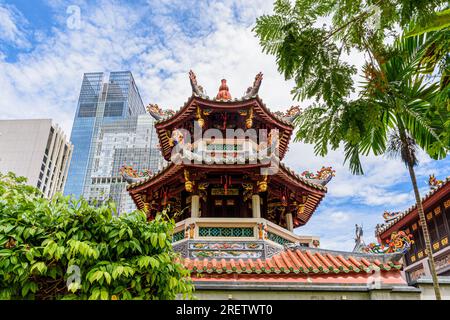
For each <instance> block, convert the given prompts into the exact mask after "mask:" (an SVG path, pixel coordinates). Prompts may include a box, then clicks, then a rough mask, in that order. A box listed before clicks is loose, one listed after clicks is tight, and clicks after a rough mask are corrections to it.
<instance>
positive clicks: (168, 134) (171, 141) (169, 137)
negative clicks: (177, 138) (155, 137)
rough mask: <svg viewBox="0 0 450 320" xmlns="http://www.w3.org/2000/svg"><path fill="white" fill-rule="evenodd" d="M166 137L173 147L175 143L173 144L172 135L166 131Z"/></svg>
mask: <svg viewBox="0 0 450 320" xmlns="http://www.w3.org/2000/svg"><path fill="white" fill-rule="evenodd" d="M166 137H167V141H169V146H171V147H173V146H174V143H173V138H172V133H171V132H170V131H169V130H166Z"/></svg>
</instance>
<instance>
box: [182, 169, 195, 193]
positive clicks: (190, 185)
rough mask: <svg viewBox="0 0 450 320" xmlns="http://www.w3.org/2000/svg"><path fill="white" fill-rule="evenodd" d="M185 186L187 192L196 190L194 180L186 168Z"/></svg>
mask: <svg viewBox="0 0 450 320" xmlns="http://www.w3.org/2000/svg"><path fill="white" fill-rule="evenodd" d="M184 180H185V182H184V188H185V189H186V191H187V192H193V191H194V181H191V180H189V171H188V170H186V169H184Z"/></svg>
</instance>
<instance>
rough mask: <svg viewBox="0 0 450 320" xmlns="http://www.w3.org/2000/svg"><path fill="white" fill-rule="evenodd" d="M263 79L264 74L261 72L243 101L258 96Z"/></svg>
mask: <svg viewBox="0 0 450 320" xmlns="http://www.w3.org/2000/svg"><path fill="white" fill-rule="evenodd" d="M262 78H263V74H262V72H260V73H258V74H257V75H256V77H255V81H253V86H251V87H248V89H247V91H246V93H245V95H244V96H243V99H249V98H251V97H254V96H256V95H257V94H258V91H259V87H260V86H261V82H262Z"/></svg>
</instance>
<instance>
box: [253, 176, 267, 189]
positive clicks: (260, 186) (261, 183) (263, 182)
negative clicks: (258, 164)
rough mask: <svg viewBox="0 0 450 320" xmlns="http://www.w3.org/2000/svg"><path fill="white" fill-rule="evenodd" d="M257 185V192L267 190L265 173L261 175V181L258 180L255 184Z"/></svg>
mask: <svg viewBox="0 0 450 320" xmlns="http://www.w3.org/2000/svg"><path fill="white" fill-rule="evenodd" d="M256 185H257V186H258V192H266V191H267V174H265V175H263V178H262V180H261V181H258V183H257V184H256Z"/></svg>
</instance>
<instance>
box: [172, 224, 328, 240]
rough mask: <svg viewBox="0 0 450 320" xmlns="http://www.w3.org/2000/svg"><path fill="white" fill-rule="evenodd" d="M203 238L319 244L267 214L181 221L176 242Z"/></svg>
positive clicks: (177, 227) (176, 232) (313, 238)
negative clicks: (280, 224)
mask: <svg viewBox="0 0 450 320" xmlns="http://www.w3.org/2000/svg"><path fill="white" fill-rule="evenodd" d="M187 240H201V241H256V240H263V241H267V242H269V243H271V244H273V245H274V246H280V247H282V246H284V245H285V244H290V243H300V244H301V245H304V246H307V247H317V246H318V245H319V242H318V241H319V238H318V237H313V236H300V235H297V234H295V233H293V232H291V231H289V230H287V229H285V228H283V227H280V226H278V225H276V224H275V223H272V222H270V221H268V220H266V219H264V218H209V217H208V218H202V217H199V218H188V219H185V220H183V221H180V222H178V223H177V224H176V225H175V229H174V232H173V243H174V244H175V243H180V242H182V241H187Z"/></svg>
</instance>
